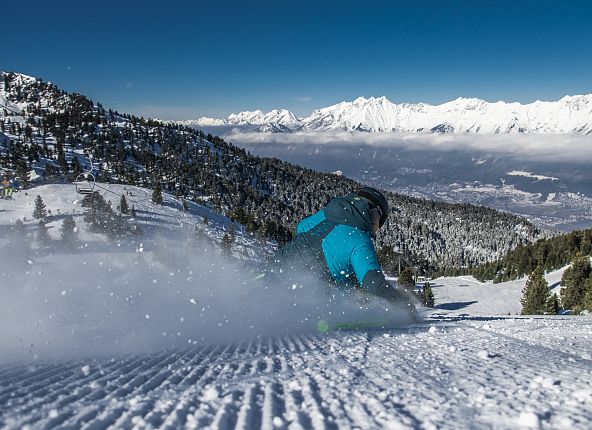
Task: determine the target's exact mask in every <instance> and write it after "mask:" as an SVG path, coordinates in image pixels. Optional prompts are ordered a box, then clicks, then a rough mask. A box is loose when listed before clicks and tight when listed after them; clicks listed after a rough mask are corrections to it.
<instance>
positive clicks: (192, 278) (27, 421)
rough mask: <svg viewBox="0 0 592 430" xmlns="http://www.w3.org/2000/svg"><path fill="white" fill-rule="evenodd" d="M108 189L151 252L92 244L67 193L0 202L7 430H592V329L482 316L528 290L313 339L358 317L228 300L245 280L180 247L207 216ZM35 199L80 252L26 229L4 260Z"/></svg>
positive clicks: (0, 416)
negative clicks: (129, 211)
mask: <svg viewBox="0 0 592 430" xmlns="http://www.w3.org/2000/svg"><path fill="white" fill-rule="evenodd" d="M103 186H104V187H106V188H107V189H108V190H109V192H115V191H116V190H117V189H118V187H121V190H120V191H128V192H130V191H131V192H132V194H134V196H130V195H129V194H128V197H129V199H128V203H130V201H131V200H134V199H137V200H136V201H137V202H138V203H139V202H140V199H139V197H140V196H144V197H142V199H143V200H141V201H142V202H143V203H142V205H143V206H141V207H140V206H139V205H137V206H136V209H141V210H139V211H138V212H139V216H138V218H139V219H141V220H142V223H143V224H142V228H143V231H144V234H145V235H146V236H144V237H141V238H135V239H132V240H131V243H128V242H126V241H124V240H121V241H117V240H115V241H113V240H106V239H104V238H101V237H100V235H97V234H95V233H89V232H87V231H86V230H85V228H84V227H85V226H84V222H83V220H82V214H81V208H80V206H79V202H78V201H77V196H76V193H75V190H74V191H73V187H72V186H67V185H52V186H45V187H37V188H35V189H33V190H30V191H28V195H25V194H24V193H22V192H19V193H17V194H15V197H14V199H13V200H0V248H1V249H2V257H3V258H2V259H1V260H0V261H1V263H0V276H1V278H0V293H1V294H2V297H3V299H2V301H0V308H1V309H2V312H0V338H1V339H2V342H1V343H2V344H1V345H0V363H2V364H0V428H7V429H20V428H34V429H37V428H39V429H41V428H43V429H46V428H47V429H48V428H61V429H79V428H85V429H100V428H111V429H122V428H123V429H125V428H170V429H173V428H215V429H228V428H241V429H253V428H266V429H276V428H277V429H281V428H290V429H298V428H304V429H308V428H314V429H335V428H361V429H366V428H393V429H417V428H425V429H458V428H479V429H481V428H485V429H488V428H494V429H506V428H508V429H514V428H574V429H589V428H590V426H591V423H592V412H591V411H592V388H591V387H592V357H591V354H592V347H591V340H592V319H590V318H586V317H569V316H565V317H561V316H553V317H551V316H548V317H535V318H526V317H508V316H505V317H504V316H501V317H496V316H492V315H494V314H504V313H505V314H507V312H506V308H504V307H503V306H500V305H499V303H498V304H496V303H494V302H492V301H491V300H492V299H493V298H496V297H498V296H503V294H502V293H501V291H502V290H500V288H502V289H503V288H508V291H510V292H511V294H510V295H508V296H507V297H505V296H504V297H503V300H502V302H507V303H508V305H509V306H517V305H516V303H515V302H516V301H517V300H518V299H519V292H518V290H521V288H522V285H523V284H522V285H521V283H523V280H522V281H515V283H514V284H515V285H514V284H512V285H513V286H512V285H505V284H499V285H482V286H479V285H477V283H476V282H475V281H471V280H470V279H467V278H444V279H441V280H439V279H438V280H435V281H434V282H433V285H434V291H435V293H436V297H437V301H438V303H440V304H441V305H445V304H446V303H448V304H451V305H450V306H448V307H449V308H454V309H444V308H442V309H438V310H436V311H435V313H436V314H439V315H437V316H432V317H429V318H428V319H426V320H424V321H423V322H418V323H414V324H411V323H408V324H404V325H402V326H401V325H399V326H397V327H392V328H388V329H380V328H376V329H364V330H357V331H356V330H350V331H332V332H329V333H324V334H323V333H319V332H317V331H316V330H315V328H314V327H315V324H314V320H313V321H312V322H313V324H310V323H311V321H310V320H308V319H306V318H304V317H303V316H305V315H308V314H310V315H313V313H314V312H318V311H323V310H324V311H325V312H326V311H327V310H329V311H333V312H335V310H336V309H346V310H347V313H345V317H348V316H351V318H352V319H358V318H360V317H366V318H368V317H369V314H368V311H362V310H360V309H358V306H360V305H355V306H352V304H351V303H347V302H342V303H341V304H340V305H339V306H338V307H335V306H334V307H333V308H329V307H327V308H323V303H324V300H326V299H325V298H323V297H322V296H317V295H315V294H314V293H315V291H310V293H311V294H308V292H306V290H304V289H300V288H298V286H296V289H295V290H293V289H292V288H290V290H289V291H290V292H288V291H280V290H276V291H273V289H272V291H270V290H265V291H266V295H259V293H257V292H256V291H255V290H254V289H249V290H247V292H248V293H249V294H247V295H241V294H236V293H237V292H238V291H242V290H244V288H245V287H244V286H241V285H242V284H240V282H237V281H241V279H242V280H244V278H245V277H244V275H243V276H241V274H240V273H238V274H237V272H236V271H237V270H240V268H241V267H244V265H237V264H234V263H232V262H230V261H229V260H228V258H223V256H222V255H220V254H219V253H216V252H214V251H213V249H209V248H204V247H202V246H201V245H199V244H198V245H197V246H194V245H192V244H190V243H188V241H187V240H186V238H185V239H183V238H184V233H183V232H184V231H186V230H184V228H185V227H183V224H184V221H183V219H186V217H195V219H194V221H195V222H196V224H199V222H200V220H201V216H203V214H201V212H200V211H208V209H206V208H203V207H201V206H200V207H198V206H195V207H193V206H191V207H190V211H189V214H183V213H181V212H180V211H179V210H178V205H179V204H178V202H175V201H174V199H172V197H170V196H165V203H166V205H165V206H164V207H156V206H153V205H152V204H151V203H150V202H149V193H148V192H147V191H146V190H141V189H129V188H128V189H126V188H125V187H124V186H113V185H108V186H107V185H103ZM105 193H107V191H105ZM36 194H40V195H42V196H43V198H44V200H45V201H46V203H47V206H48V208H49V209H51V210H52V214H53V215H52V217H51V221H50V223H49V227H50V235H51V237H52V239H53V240H54V241H56V242H57V241H58V239H59V227H60V223H61V220H62V217H63V214H65V213H75V215H76V216H75V219H76V222H77V224H78V225H79V226H81V227H82V228H81V229H80V231H79V233H78V235H79V237H78V242H77V246H76V248H75V251H72V249H67V248H64V247H59V246H57V245H56V248H50V249H47V248H45V249H44V248H37V247H36V245H34V243H33V242H34V241H35V228H36V226H35V224H34V223H33V222H32V221H26V222H25V227H26V236H25V237H23V238H22V239H23V240H22V241H21V242H25V241H31V242H32V247H31V249H27V250H26V251H23V249H24V248H21V247H13V248H6V244H5V241H6V240H7V239H6V237H3V236H4V235H5V234H8V233H6V232H7V230H8V227H9V226H10V225H12V224H13V223H14V221H15V219H16V218H20V219H22V217H24V216H26V217H27V218H28V219H29V220H30V218H31V213H32V210H33V205H32V202H33V199H34V196H35V195H36ZM112 200H113V201H115V202H117V200H116V199H115V198H113V199H112ZM130 205H131V203H130ZM58 209H59V212H60V213H59V214H57V212H58ZM207 215H208V218H209V219H210V220H211V222H210V224H209V225H208V227H207V231H205V232H204V234H206V235H207V236H210V237H212V240H213V241H216V239H217V238H218V237H219V236H220V235H221V234H222V232H223V231H224V229H225V228H226V227H227V226H228V220H227V219H225V218H224V217H219V218H218V217H217V215H216V214H214V213H210V212H208V213H207ZM192 223H193V221H189V224H192ZM191 227H192V228H193V225H191ZM210 229H211V231H210ZM189 231H192V230H189ZM239 236H240V237H238V239H237V241H238V244H237V245H236V246H237V247H238V248H237V249H235V250H234V251H235V252H237V253H239V254H242V255H245V254H247V255H248V256H250V257H249V258H248V259H247V260H246V261H253V259H252V258H254V257H255V251H256V248H257V245H256V244H255V243H254V242H253V241H252V240H253V239H251V238H250V237H249V236H248V235H244V236H243V235H240V234H239ZM186 242H187V243H186ZM22 252H25V254H22ZM22 257H26V258H25V259H24V261H23V259H22ZM220 264H223V265H224V267H223V270H219V268H220V267H219V266H220ZM250 264H251V263H248V264H247V265H250ZM209 268H213V269H209ZM245 270H246V269H245ZM249 276H250V275H249ZM550 276H555V277H557V276H559V278H560V275H559V274H558V273H557V274H554V275H553V274H551V275H550ZM550 280H551V279H550ZM232 281H234V284H233V283H232ZM465 284H466V285H467V286H465ZM506 284H508V283H506ZM237 287H238V288H239V289H236V288H237ZM469 290H474V291H475V292H476V293H475V294H474V295H470V294H468V291H469ZM486 290H487V291H486ZM300 291H303V292H306V294H304V295H298V294H296V295H290V294H295V293H298V292H300ZM486 292H487V294H486ZM280 297H288V298H289V301H285V300H281V299H280ZM472 301H475V303H470V304H469V305H466V306H459V305H458V304H459V303H464V302H472ZM245 303H247V304H252V305H254V307H253V309H250V311H252V312H254V314H250V313H249V312H247V311H249V308H244V305H245ZM292 305H297V306H292ZM488 308H489V309H490V311H491V312H490V314H489V316H485V314H486V313H487V309H488ZM288 309H290V310H289V311H288ZM512 309H513V308H512ZM239 311H240V312H239ZM391 312H396V311H392V310H391ZM444 312H456V313H470V314H472V315H473V316H462V315H460V316H459V315H456V316H455V315H451V314H449V315H442V314H443V313H444ZM512 313H513V312H512ZM478 314H481V316H479V315H478ZM370 315H372V314H370ZM475 315H477V316H475ZM247 321H248V322H247ZM295 323H296V324H295ZM302 323H304V325H302ZM249 324H251V326H249Z"/></svg>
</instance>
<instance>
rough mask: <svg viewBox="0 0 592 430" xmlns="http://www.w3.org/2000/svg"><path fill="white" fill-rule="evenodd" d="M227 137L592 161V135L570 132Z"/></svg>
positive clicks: (255, 141) (230, 137)
mask: <svg viewBox="0 0 592 430" xmlns="http://www.w3.org/2000/svg"><path fill="white" fill-rule="evenodd" d="M224 138H225V139H226V140H228V141H230V142H235V143H238V144H241V143H242V144H250V145H255V144H258V143H272V142H273V143H277V144H287V145H298V144H309V145H310V144H312V145H333V144H339V145H344V144H352V145H370V146H374V147H378V148H404V149H406V150H412V151H476V152H480V153H492V154H499V155H504V156H512V157H516V158H523V159H527V160H531V161H535V160H538V161H558V162H559V161H561V162H578V163H583V162H592V136H581V135H570V134H531V135H522V134H520V135H513V134H497V135H495V134H492V135H475V134H462V135H459V134H421V133H365V132H356V131H342V130H340V131H323V132H313V131H308V132H294V133H254V132H245V131H244V130H241V129H238V128H234V129H232V130H231V131H230V132H228V133H225V134H224Z"/></svg>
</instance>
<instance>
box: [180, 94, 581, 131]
mask: <svg viewBox="0 0 592 430" xmlns="http://www.w3.org/2000/svg"><path fill="white" fill-rule="evenodd" d="M182 123H183V124H184V125H190V126H201V127H205V126H228V125H237V126H255V130H257V131H265V132H269V131H273V132H283V131H302V130H311V131H327V130H357V131H368V132H386V131H398V132H413V133H416V132H428V133H430V132H431V133H436V132H437V133H481V134H489V133H502V134H503V133H578V134H584V135H586V134H590V133H592V94H588V95H579V96H566V97H563V98H562V99H560V100H558V101H556V102H543V101H536V102H533V103H530V104H520V103H507V102H504V101H498V102H495V103H489V102H486V101H484V100H480V99H476V98H462V97H461V98H458V99H456V100H453V101H450V102H448V103H444V104H441V105H430V104H425V103H418V104H410V103H401V104H395V103H392V102H391V101H389V100H388V99H387V98H386V97H379V98H374V97H370V98H368V99H366V98H364V97H359V98H357V99H356V100H354V101H353V102H341V103H338V104H335V105H332V106H329V107H326V108H322V109H317V110H315V111H314V112H312V114H311V115H310V116H308V117H305V118H297V117H296V116H295V115H294V114H292V113H291V112H289V111H287V110H284V109H282V110H273V111H271V112H268V113H264V112H262V111H260V110H256V111H253V112H240V113H238V114H232V115H230V116H229V117H228V118H226V119H212V118H206V117H203V118H199V119H198V120H195V121H183V122H182Z"/></svg>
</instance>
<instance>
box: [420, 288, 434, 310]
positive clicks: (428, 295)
mask: <svg viewBox="0 0 592 430" xmlns="http://www.w3.org/2000/svg"><path fill="white" fill-rule="evenodd" d="M421 299H422V303H423V305H424V306H425V307H427V308H433V307H434V306H435V304H436V299H435V297H434V292H433V291H432V286H431V285H430V283H429V282H426V283H425V284H424V285H423V290H422V297H421Z"/></svg>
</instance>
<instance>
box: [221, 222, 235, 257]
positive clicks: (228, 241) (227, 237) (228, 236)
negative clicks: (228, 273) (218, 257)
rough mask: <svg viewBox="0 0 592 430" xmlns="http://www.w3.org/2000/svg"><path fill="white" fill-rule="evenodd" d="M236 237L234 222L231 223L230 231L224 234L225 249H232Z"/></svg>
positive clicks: (223, 243)
mask: <svg viewBox="0 0 592 430" xmlns="http://www.w3.org/2000/svg"><path fill="white" fill-rule="evenodd" d="M235 239H236V228H235V227H234V224H231V225H230V227H229V229H228V231H227V232H226V233H224V236H222V245H223V247H224V249H225V250H227V251H230V250H231V249H232V244H233V243H234V240H235Z"/></svg>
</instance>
